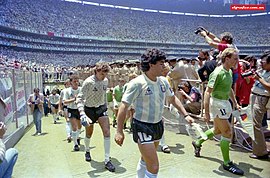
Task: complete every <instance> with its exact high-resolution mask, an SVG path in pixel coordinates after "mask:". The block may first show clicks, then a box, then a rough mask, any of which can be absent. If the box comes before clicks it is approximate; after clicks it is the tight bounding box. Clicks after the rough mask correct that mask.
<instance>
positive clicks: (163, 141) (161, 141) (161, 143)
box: [159, 133, 165, 147]
mask: <svg viewBox="0 0 270 178" xmlns="http://www.w3.org/2000/svg"><path fill="white" fill-rule="evenodd" d="M159 145H160V146H161V147H163V146H165V137H164V133H163V135H162V137H161V139H160V140H159Z"/></svg>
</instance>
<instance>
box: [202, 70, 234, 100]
mask: <svg viewBox="0 0 270 178" xmlns="http://www.w3.org/2000/svg"><path fill="white" fill-rule="evenodd" d="M207 86H208V87H209V88H213V92H212V97H214V98H217V99H220V100H228V99H229V96H230V91H231V87H232V71H231V70H229V71H227V70H226V69H224V67H223V66H222V65H221V66H218V67H216V69H215V70H214V71H213V72H212V73H211V74H210V77H209V82H208V85H207Z"/></svg>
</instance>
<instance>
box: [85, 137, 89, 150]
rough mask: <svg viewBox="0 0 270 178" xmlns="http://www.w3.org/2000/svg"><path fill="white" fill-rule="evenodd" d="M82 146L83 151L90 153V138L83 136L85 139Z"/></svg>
mask: <svg viewBox="0 0 270 178" xmlns="http://www.w3.org/2000/svg"><path fill="white" fill-rule="evenodd" d="M84 144H85V151H86V152H89V151H90V148H89V146H90V138H87V137H86V136H85V138H84Z"/></svg>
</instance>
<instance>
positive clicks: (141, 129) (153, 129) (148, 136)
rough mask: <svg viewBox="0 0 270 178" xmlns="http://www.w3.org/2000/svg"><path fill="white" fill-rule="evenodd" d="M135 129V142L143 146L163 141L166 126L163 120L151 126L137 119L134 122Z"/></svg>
mask: <svg viewBox="0 0 270 178" xmlns="http://www.w3.org/2000/svg"><path fill="white" fill-rule="evenodd" d="M132 128H133V141H134V142H136V143H138V141H139V143H141V144H144V143H153V142H155V141H158V140H160V139H161V137H162V135H163V132H164V126H163V121H162V120H161V121H160V122H158V123H155V124H151V123H146V122H141V121H138V120H136V119H135V118H134V119H133V121H132Z"/></svg>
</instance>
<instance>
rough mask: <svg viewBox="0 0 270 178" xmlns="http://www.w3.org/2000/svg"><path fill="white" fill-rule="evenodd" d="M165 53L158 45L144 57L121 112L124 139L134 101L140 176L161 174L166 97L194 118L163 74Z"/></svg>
mask: <svg viewBox="0 0 270 178" xmlns="http://www.w3.org/2000/svg"><path fill="white" fill-rule="evenodd" d="M165 59H166V57H165V54H164V53H163V52H162V51H159V50H158V49H149V50H147V51H146V53H145V54H143V55H142V57H141V69H142V71H143V72H144V73H143V74H142V75H140V76H138V77H137V78H135V79H133V80H132V81H131V82H130V83H129V84H128V86H127V89H126V91H125V93H124V95H123V98H122V104H121V105H120V107H119V111H118V116H117V121H118V123H117V132H116V135H115V142H116V143H117V144H118V145H120V146H121V145H122V144H123V141H124V133H123V125H124V121H125V119H126V113H127V111H128V107H129V105H131V104H132V103H133V104H134V108H135V111H136V112H135V114H134V119H133V123H132V128H133V140H134V142H136V143H137V144H138V147H139V150H140V152H141V159H140V161H139V163H138V167H137V176H138V177H139V178H142V177H153V178H155V177H157V174H158V170H159V162H158V156H157V152H156V149H157V146H158V144H159V140H160V138H161V137H162V135H163V131H164V127H163V122H162V112H163V107H164V101H165V97H166V96H168V97H169V98H170V102H171V103H172V104H173V105H174V106H175V107H176V108H177V109H178V110H179V111H180V112H181V113H182V114H183V115H184V117H185V119H186V120H187V121H188V122H193V119H192V118H191V117H190V116H189V115H188V114H187V112H186V111H185V109H184V107H183V106H182V104H181V102H180V101H179V100H178V99H177V98H176V97H175V96H174V93H173V91H172V89H171V88H170V87H169V83H168V81H167V80H166V78H165V77H160V76H161V73H162V71H163V68H164V66H165V65H164V63H165Z"/></svg>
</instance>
